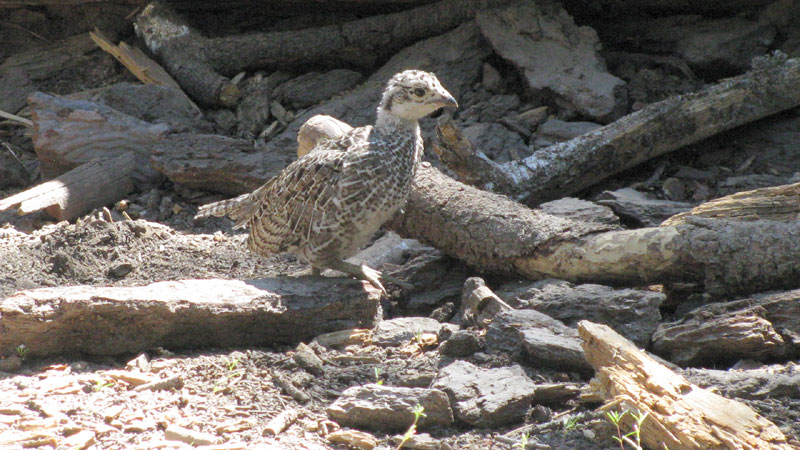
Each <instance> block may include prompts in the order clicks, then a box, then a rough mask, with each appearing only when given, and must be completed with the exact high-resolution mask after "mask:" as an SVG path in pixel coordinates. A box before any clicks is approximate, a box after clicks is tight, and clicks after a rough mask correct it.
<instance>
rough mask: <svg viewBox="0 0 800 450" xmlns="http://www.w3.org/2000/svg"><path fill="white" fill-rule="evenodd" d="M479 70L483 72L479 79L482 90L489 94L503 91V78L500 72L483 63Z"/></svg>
mask: <svg viewBox="0 0 800 450" xmlns="http://www.w3.org/2000/svg"><path fill="white" fill-rule="evenodd" d="M481 69H482V71H483V76H482V77H481V84H482V85H483V88H484V89H486V90H487V91H489V92H494V93H499V92H501V91H502V90H503V76H502V75H500V72H499V71H498V70H497V69H495V68H494V66H492V65H491V64H489V63H483V66H482V67H481Z"/></svg>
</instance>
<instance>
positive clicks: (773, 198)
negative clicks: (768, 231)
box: [661, 183, 800, 226]
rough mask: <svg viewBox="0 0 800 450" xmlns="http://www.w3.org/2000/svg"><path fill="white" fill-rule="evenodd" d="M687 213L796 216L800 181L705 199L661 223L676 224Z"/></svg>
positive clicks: (799, 210)
mask: <svg viewBox="0 0 800 450" xmlns="http://www.w3.org/2000/svg"><path fill="white" fill-rule="evenodd" d="M689 217H710V218H727V219H736V220H777V221H792V220H797V219H798V218H800V183H795V184H788V185H784V186H775V187H767V188H761V189H755V190H752V191H745V192H737V193H736V194H732V195H727V196H725V197H721V198H717V199H714V200H709V201H707V202H705V203H703V204H701V205H698V206H697V207H695V208H693V209H692V210H691V211H687V212H683V213H680V214H676V215H674V216H672V217H670V218H669V219H667V220H665V221H664V222H663V223H662V224H661V226H674V225H680V224H683V223H686V222H687V219H688V218H689Z"/></svg>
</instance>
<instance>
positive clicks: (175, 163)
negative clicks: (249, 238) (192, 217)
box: [150, 133, 292, 195]
mask: <svg viewBox="0 0 800 450" xmlns="http://www.w3.org/2000/svg"><path fill="white" fill-rule="evenodd" d="M151 149H152V154H151V157H150V164H152V167H153V168H155V169H156V170H157V171H159V172H161V173H163V174H164V175H166V177H167V178H169V179H170V180H171V181H172V182H175V183H180V184H183V185H185V186H188V187H190V188H192V189H203V190H207V191H215V192H221V193H224V194H229V195H238V194H241V193H242V192H248V191H252V190H255V189H256V188H258V187H259V186H261V184H263V183H264V181H266V180H268V179H269V178H271V177H273V176H275V175H277V174H278V173H280V171H281V170H283V168H284V167H286V166H287V165H289V163H291V162H292V159H290V158H287V157H286V155H284V154H279V153H271V152H255V151H254V148H253V144H252V142H251V141H249V140H246V139H235V138H229V137H226V136H219V135H212V134H192V133H179V134H172V135H169V136H167V137H166V138H164V139H163V140H161V141H159V142H157V143H155V144H154V145H152V146H151Z"/></svg>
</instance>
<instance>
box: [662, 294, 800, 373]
mask: <svg viewBox="0 0 800 450" xmlns="http://www.w3.org/2000/svg"><path fill="white" fill-rule="evenodd" d="M653 350H654V351H655V352H656V353H658V354H659V355H660V356H663V357H665V358H667V359H669V360H670V361H672V362H674V363H675V364H678V365H680V366H687V365H700V366H704V367H710V366H713V365H718V364H731V363H733V362H736V361H738V360H741V359H754V360H757V361H768V360H772V359H776V358H780V359H784V360H785V359H794V358H796V357H797V355H798V353H800V290H793V291H787V292H777V293H769V294H759V295H754V296H752V297H749V298H745V299H740V300H736V301H732V302H726V303H712V304H710V305H705V306H701V307H700V308H697V309H696V310H694V311H692V312H690V313H688V314H687V315H685V316H684V317H682V318H681V319H680V320H678V321H676V322H666V323H662V324H660V325H659V326H658V328H657V329H656V331H655V333H654V334H653Z"/></svg>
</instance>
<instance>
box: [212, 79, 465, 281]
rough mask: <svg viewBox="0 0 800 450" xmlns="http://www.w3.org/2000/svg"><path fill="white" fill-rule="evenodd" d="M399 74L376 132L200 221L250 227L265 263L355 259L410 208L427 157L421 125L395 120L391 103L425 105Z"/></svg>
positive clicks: (337, 144)
mask: <svg viewBox="0 0 800 450" xmlns="http://www.w3.org/2000/svg"><path fill="white" fill-rule="evenodd" d="M412 72H413V73H412ZM409 73H411V76H410V78H411V79H412V80H413V79H415V78H419V77H420V75H419V74H423V75H430V74H427V73H425V72H418V71H406V72H403V73H402V74H406V76H407V77H408V76H409ZM400 75H401V74H398V75H396V76H395V77H394V78H393V79H392V80H390V82H389V85H388V87H387V92H385V93H384V98H383V101H382V103H381V106H379V108H378V120H377V121H376V124H375V126H367V127H361V128H355V129H353V130H351V131H349V132H347V133H345V134H344V135H342V136H341V137H339V138H337V139H332V140H328V141H324V142H323V143H321V144H319V145H318V146H317V147H315V148H314V149H313V150H312V151H311V152H309V153H308V154H306V155H305V156H303V157H301V158H300V159H298V160H297V161H295V162H293V163H292V164H290V165H289V166H287V167H286V169H284V170H283V171H282V172H281V173H280V174H278V175H277V176H276V177H274V178H272V179H270V180H269V181H267V182H266V183H265V184H264V185H263V186H261V187H260V188H258V189H257V190H255V191H254V192H252V193H250V194H244V195H241V196H239V197H236V198H234V199H230V200H224V201H221V202H217V203H213V204H210V205H206V206H203V207H201V209H200V212H199V213H198V217H206V216H211V215H213V216H223V215H228V216H230V217H231V218H233V219H234V220H235V221H236V225H235V226H236V227H242V226H248V227H249V228H250V235H249V237H248V239H247V247H248V249H249V250H251V251H253V252H256V253H259V254H261V255H265V256H270V255H274V254H278V253H283V252H289V253H295V254H297V255H298V256H300V257H302V258H303V259H305V260H306V261H307V262H309V263H310V264H311V265H312V266H314V267H317V268H327V267H331V265H333V264H335V263H337V262H340V261H342V260H343V259H345V258H348V257H350V256H352V255H353V254H355V253H356V251H358V249H359V248H360V247H361V246H362V245H364V244H366V242H367V241H368V240H369V238H370V236H371V235H372V234H373V233H375V231H377V230H378V228H379V227H380V226H381V225H382V224H383V223H384V222H385V221H386V220H388V219H389V218H391V216H392V215H393V214H394V213H395V212H396V211H397V210H398V209H399V208H400V207H401V206H402V205H403V204H404V203H405V201H406V198H407V197H408V194H409V192H410V190H411V184H412V181H413V179H414V176H415V173H416V169H417V166H418V164H419V162H420V159H421V156H422V149H423V142H422V137H421V135H420V130H419V126H418V124H417V120H416V118H415V117H412V119H413V120H409V119H408V118H407V117H396V116H394V115H392V113H391V108H392V104H393V103H394V104H395V105H400V104H402V103H403V102H405V103H409V102H412V101H416V102H418V103H420V104H421V103H422V101H423V100H425V99H424V98H423V99H417V98H410V97H409V95H410V94H409V90H408V89H409V88H407V87H406V85H405V84H403V81H404V79H402V78H398V77H399V76H400ZM430 76H431V77H433V75H430ZM423 78H424V77H423ZM433 80H434V81H435V83H434V84H433V86H434V87H435V86H438V89H439V90H440V91H441V92H444V94H441V92H440V93H439V94H438V95H446V97H447V98H448V99H450V100H452V97H450V96H449V94H448V93H447V91H445V90H444V88H441V85H439V84H438V80H436V79H435V77H433ZM426 81H427V80H426ZM393 82H394V84H393ZM428 82H429V83H431V82H430V81H428ZM406 84H407V83H406ZM434 91H435V89H434ZM416 92H419V91H416ZM431 95H437V94H436V92H434V93H433V94H431ZM437 98H438V97H437ZM453 102H454V101H453ZM440 106H441V105H440ZM437 108H438V107H436V108H432V109H431V108H430V107H427V109H425V110H423V111H422V112H421V113H419V114H421V115H420V117H421V116H422V115H425V114H426V112H425V111H427V112H430V111H432V110H435V109H437ZM396 109H399V108H396ZM428 110H430V111H428Z"/></svg>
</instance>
